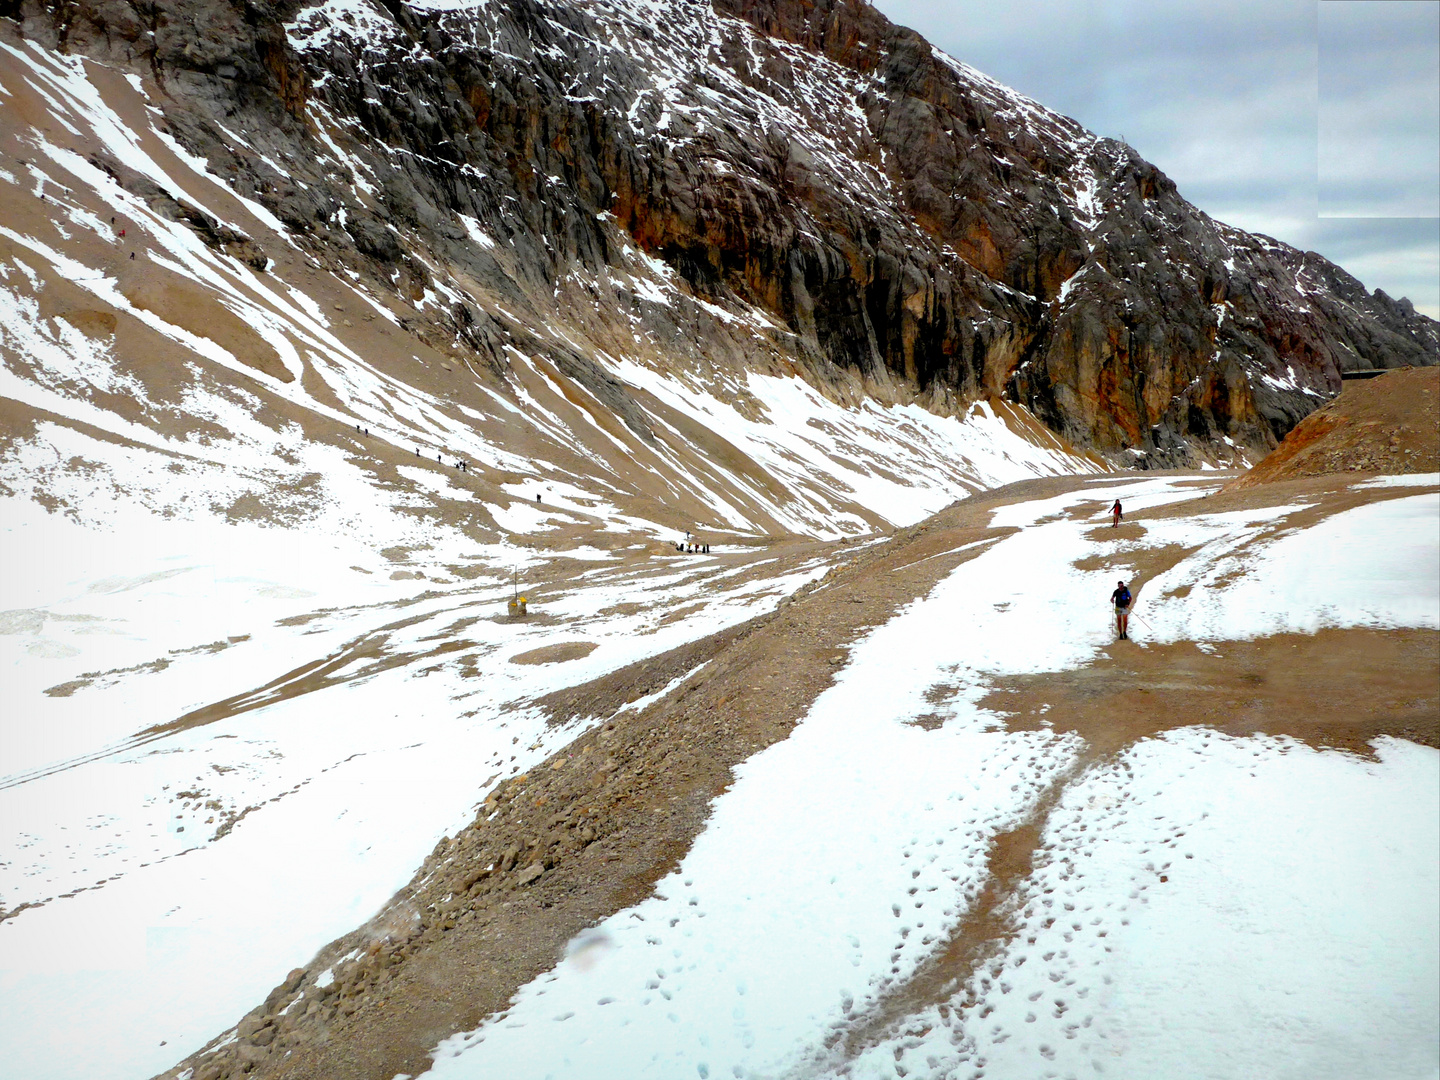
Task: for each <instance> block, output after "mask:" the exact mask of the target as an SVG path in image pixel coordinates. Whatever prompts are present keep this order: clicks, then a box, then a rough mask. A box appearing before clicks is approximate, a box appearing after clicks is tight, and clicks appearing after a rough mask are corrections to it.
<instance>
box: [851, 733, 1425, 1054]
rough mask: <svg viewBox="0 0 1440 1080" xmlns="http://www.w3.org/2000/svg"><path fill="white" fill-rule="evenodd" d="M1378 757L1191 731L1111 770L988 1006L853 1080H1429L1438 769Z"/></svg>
mask: <svg viewBox="0 0 1440 1080" xmlns="http://www.w3.org/2000/svg"><path fill="white" fill-rule="evenodd" d="M1377 755H1378V760H1376V761H1365V760H1362V759H1359V758H1356V757H1354V756H1352V755H1349V754H1343V753H1335V752H1319V751H1315V750H1312V749H1310V748H1308V747H1305V746H1303V745H1300V744H1297V743H1293V742H1291V741H1288V740H1280V739H1268V738H1257V739H1231V738H1227V737H1225V736H1221V735H1218V734H1216V733H1214V732H1210V731H1206V730H1203V729H1185V730H1181V731H1175V732H1170V733H1168V734H1166V735H1164V736H1162V737H1161V738H1158V739H1154V740H1150V741H1147V742H1145V743H1142V744H1140V745H1138V746H1135V747H1133V748H1131V749H1130V750H1129V751H1127V752H1126V753H1125V754H1123V755H1122V756H1121V757H1120V758H1119V759H1118V760H1117V761H1115V762H1113V763H1111V764H1107V765H1103V766H1099V767H1096V768H1094V769H1092V770H1091V771H1090V772H1089V773H1087V774H1086V775H1085V776H1083V777H1082V778H1080V779H1079V780H1078V781H1077V782H1075V783H1073V784H1071V785H1070V786H1069V787H1068V788H1067V790H1066V792H1065V794H1064V797H1063V799H1062V801H1061V804H1060V805H1059V806H1058V807H1057V808H1056V810H1055V811H1054V812H1053V813H1052V814H1051V816H1050V823H1049V826H1048V828H1047V830H1046V832H1045V835H1044V838H1043V852H1042V854H1041V856H1040V857H1039V858H1038V859H1037V866H1036V870H1035V872H1034V874H1033V875H1032V877H1031V879H1030V881H1029V882H1028V883H1027V885H1026V888H1025V889H1024V891H1023V892H1022V894H1021V895H1020V897H1019V898H1018V899H1017V901H1016V903H1015V905H1014V908H1015V910H1014V915H1015V918H1016V920H1017V922H1018V924H1019V931H1018V933H1017V935H1016V936H1015V938H1014V939H1013V940H1012V941H1011V943H1010V944H1009V946H1008V947H1006V948H1004V949H1003V950H1001V951H1000V952H999V954H998V955H996V956H995V957H994V959H993V960H992V961H991V962H990V963H987V964H986V965H985V966H984V970H983V972H982V973H981V974H980V975H979V976H978V977H977V978H976V979H974V980H972V982H971V984H970V986H968V987H967V988H966V990H967V991H968V992H969V993H971V994H973V995H974V996H975V998H976V999H977V1004H976V1005H975V1006H974V1007H973V1008H969V1009H960V1008H953V1007H952V1008H951V1009H949V1010H946V1012H945V1014H944V1015H942V1013H941V1012H940V1011H939V1010H937V1009H930V1010H928V1011H926V1012H925V1013H923V1014H921V1015H919V1016H917V1017H915V1018H914V1019H913V1020H912V1022H911V1023H910V1024H909V1027H910V1029H911V1030H914V1031H916V1032H919V1031H921V1030H923V1029H925V1028H927V1027H928V1028H929V1031H928V1033H926V1034H924V1035H918V1034H917V1035H914V1036H903V1035H902V1036H900V1037H898V1038H894V1039H892V1040H887V1041H886V1042H885V1043H883V1044H882V1045H879V1046H876V1047H874V1048H873V1049H872V1050H871V1051H870V1052H869V1053H867V1054H866V1055H865V1056H863V1057H862V1058H861V1059H860V1060H859V1061H858V1062H856V1063H855V1068H854V1070H853V1072H852V1075H854V1076H856V1077H887V1078H888V1077H895V1076H898V1075H901V1070H902V1069H903V1070H904V1071H905V1074H908V1075H912V1076H954V1077H967V1078H968V1077H972V1076H978V1075H985V1076H1033V1077H1037V1078H1047V1077H1102V1076H1103V1077H1112V1078H1120V1080H1147V1078H1151V1077H1157V1076H1165V1077H1176V1078H1190V1077H1197V1078H1198V1077H1240V1076H1246V1077H1273V1078H1277V1080H1279V1078H1286V1080H1289V1078H1293V1080H1301V1078H1304V1080H1331V1078H1333V1080H1344V1078H1350V1077H1356V1076H1376V1077H1379V1076H1384V1077H1387V1078H1393V1080H1428V1078H1429V1077H1432V1076H1434V1075H1435V1070H1436V1068H1437V1066H1440V1056H1437V1051H1436V1047H1437V1040H1440V1020H1437V1017H1440V931H1437V927H1440V878H1437V868H1436V862H1435V858H1434V854H1435V851H1436V849H1437V846H1440V812H1437V809H1436V808H1437V806H1440V755H1437V753H1436V751H1435V750H1433V749H1432V748H1429V747H1423V746H1417V745H1415V744H1413V743H1405V742H1397V741H1394V740H1388V739H1386V740H1381V741H1380V743H1379V744H1378V747H1377ZM963 997H964V995H963V994H962V995H957V999H958V998H963ZM952 1005H953V1003H952Z"/></svg>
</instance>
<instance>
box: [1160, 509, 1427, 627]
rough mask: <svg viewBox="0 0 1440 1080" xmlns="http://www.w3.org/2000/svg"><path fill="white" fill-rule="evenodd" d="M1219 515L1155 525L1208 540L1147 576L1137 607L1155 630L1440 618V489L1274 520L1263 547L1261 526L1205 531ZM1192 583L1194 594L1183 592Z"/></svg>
mask: <svg viewBox="0 0 1440 1080" xmlns="http://www.w3.org/2000/svg"><path fill="white" fill-rule="evenodd" d="M1291 509H1292V510H1298V509H1300V508H1298V507H1295V508H1291ZM1225 517H1227V518H1231V519H1232V520H1233V519H1235V518H1239V517H1245V515H1225ZM1218 520H1219V516H1216V515H1211V516H1208V517H1204V518H1199V519H1197V520H1196V521H1195V523H1194V524H1193V525H1185V526H1179V527H1176V526H1172V525H1170V524H1169V523H1164V524H1163V525H1161V527H1159V528H1156V529H1154V530H1153V531H1154V532H1155V533H1157V534H1158V537H1159V538H1174V539H1176V540H1178V541H1179V542H1182V543H1194V542H1195V541H1196V540H1200V541H1201V546H1200V548H1199V550H1198V551H1197V552H1196V553H1195V554H1193V555H1191V556H1190V557H1188V558H1187V559H1185V560H1184V561H1183V562H1181V563H1180V564H1179V565H1177V566H1175V567H1174V568H1173V569H1171V570H1169V571H1166V572H1165V573H1163V574H1161V575H1160V576H1158V577H1156V578H1155V579H1154V580H1153V581H1151V582H1150V583H1149V584H1147V585H1146V587H1145V590H1144V594H1143V599H1144V601H1145V603H1144V604H1143V606H1142V605H1137V607H1136V613H1137V614H1140V615H1143V616H1144V618H1145V619H1147V620H1148V621H1149V622H1150V624H1151V626H1152V627H1153V631H1152V633H1151V634H1150V635H1147V636H1153V637H1154V638H1155V639H1156V640H1159V641H1163V642H1170V641H1185V640H1189V641H1206V640H1225V639H1235V638H1254V637H1261V636H1265V635H1268V634H1277V633H1285V632H1292V633H1308V634H1313V633H1315V632H1316V631H1317V630H1319V629H1321V628H1322V627H1349V626H1375V627H1395V626H1414V627H1427V628H1430V629H1437V628H1440V528H1437V523H1440V493H1429V494H1424V495H1412V496H1408V497H1404V498H1393V499H1387V500H1385V501H1382V502H1374V503H1368V504H1366V505H1363V506H1357V507H1355V508H1354V509H1352V510H1346V511H1343V512H1341V513H1338V514H1334V515H1332V516H1330V517H1327V518H1326V519H1325V520H1323V521H1321V522H1320V523H1319V524H1316V525H1313V526H1311V527H1309V528H1303V529H1283V528H1282V529H1281V530H1280V531H1278V532H1276V531H1274V530H1267V531H1266V532H1265V533H1264V534H1262V535H1261V537H1260V543H1259V547H1258V550H1253V549H1247V548H1246V547H1245V546H1244V542H1249V541H1252V540H1254V539H1255V533H1254V531H1253V530H1247V529H1242V530H1241V531H1240V532H1239V533H1238V534H1237V533H1234V532H1231V533H1230V535H1229V537H1228V538H1219V539H1217V538H1214V537H1211V538H1204V537H1203V532H1202V530H1204V529H1205V528H1206V527H1207V526H1210V525H1212V524H1215V523H1217V522H1218ZM1247 520H1249V519H1247ZM1157 524H1159V523H1157ZM1278 524H1280V525H1282V526H1283V525H1284V522H1283V520H1282V521H1281V522H1279V523H1278ZM1235 539H1239V540H1241V541H1242V543H1241V544H1236V543H1234V540H1235ZM1186 586H1189V589H1188V591H1187V592H1186V593H1185V595H1183V596H1177V595H1175V593H1176V590H1183V589H1185V587H1186Z"/></svg>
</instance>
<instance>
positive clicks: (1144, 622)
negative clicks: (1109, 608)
mask: <svg viewBox="0 0 1440 1080" xmlns="http://www.w3.org/2000/svg"><path fill="white" fill-rule="evenodd" d="M1130 617H1131V618H1132V619H1140V616H1139V615H1136V614H1135V612H1134V611H1131V612H1130ZM1140 625H1141V626H1143V627H1145V629H1146V630H1149V631H1150V632H1151V633H1152V634H1153V633H1154V632H1155V628H1154V627H1153V626H1151V625H1150V624H1149V623H1148V622H1146V621H1145V620H1144V619H1140Z"/></svg>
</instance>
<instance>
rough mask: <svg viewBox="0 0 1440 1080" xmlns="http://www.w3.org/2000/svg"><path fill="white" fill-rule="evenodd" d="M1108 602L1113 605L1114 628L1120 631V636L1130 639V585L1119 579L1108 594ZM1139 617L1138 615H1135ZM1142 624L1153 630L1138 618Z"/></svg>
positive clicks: (1131, 601) (1132, 604)
mask: <svg viewBox="0 0 1440 1080" xmlns="http://www.w3.org/2000/svg"><path fill="white" fill-rule="evenodd" d="M1110 602H1111V603H1112V604H1114V605H1115V629H1116V630H1118V631H1119V632H1120V637H1121V638H1122V639H1123V640H1125V641H1129V640H1130V614H1131V612H1130V609H1131V608H1132V607H1134V606H1135V598H1134V597H1133V596H1132V595H1131V594H1130V587H1129V586H1128V585H1126V584H1125V582H1123V581H1121V582H1119V583H1118V585H1117V587H1116V589H1115V591H1114V592H1113V593H1111V594H1110ZM1135 617H1136V618H1137V619H1140V616H1139V615H1136V616H1135ZM1140 622H1141V624H1142V625H1144V626H1145V627H1147V628H1148V629H1150V630H1151V631H1153V630H1154V629H1155V628H1154V627H1153V626H1151V625H1150V624H1149V623H1148V622H1145V620H1144V619H1140Z"/></svg>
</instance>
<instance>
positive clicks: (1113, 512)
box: [1110, 499, 1124, 584]
mask: <svg viewBox="0 0 1440 1080" xmlns="http://www.w3.org/2000/svg"><path fill="white" fill-rule="evenodd" d="M1110 516H1111V517H1112V518H1114V520H1113V521H1111V522H1110V527H1111V528H1112V529H1113V528H1115V527H1116V526H1118V525H1119V524H1120V500H1119V499H1116V500H1115V505H1114V506H1112V507H1110ZM1121 584H1124V582H1121Z"/></svg>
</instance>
